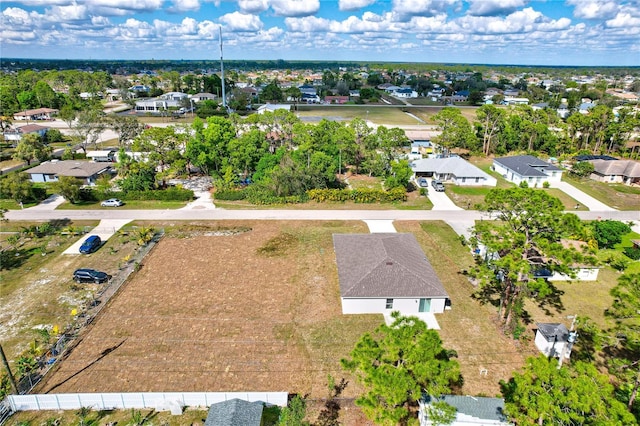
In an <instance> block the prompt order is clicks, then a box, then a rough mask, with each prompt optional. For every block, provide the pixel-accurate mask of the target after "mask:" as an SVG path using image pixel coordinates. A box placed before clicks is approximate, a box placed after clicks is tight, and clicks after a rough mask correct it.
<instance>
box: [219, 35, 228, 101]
mask: <svg viewBox="0 0 640 426" xmlns="http://www.w3.org/2000/svg"><path fill="white" fill-rule="evenodd" d="M220 80H221V81H222V107H223V108H224V109H225V110H226V109H227V97H226V96H225V93H224V62H223V60H222V26H220Z"/></svg>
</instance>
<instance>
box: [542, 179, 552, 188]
mask: <svg viewBox="0 0 640 426" xmlns="http://www.w3.org/2000/svg"><path fill="white" fill-rule="evenodd" d="M549 186H551V185H550V184H549V182H548V181H546V180H545V181H544V182H542V187H543V188H544V189H549Z"/></svg>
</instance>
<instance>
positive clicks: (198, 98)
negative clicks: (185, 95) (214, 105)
mask: <svg viewBox="0 0 640 426" xmlns="http://www.w3.org/2000/svg"><path fill="white" fill-rule="evenodd" d="M217 98H218V97H217V96H216V95H214V94H213V93H205V92H203V93H196V94H195V95H191V100H192V101H193V102H202V101H214V100H216V99H217Z"/></svg>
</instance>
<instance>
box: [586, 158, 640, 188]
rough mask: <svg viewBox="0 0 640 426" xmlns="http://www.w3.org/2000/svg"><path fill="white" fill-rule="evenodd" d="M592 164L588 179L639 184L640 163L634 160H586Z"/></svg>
mask: <svg viewBox="0 0 640 426" xmlns="http://www.w3.org/2000/svg"><path fill="white" fill-rule="evenodd" d="M588 161H589V162H590V163H591V164H593V169H594V170H593V173H591V176H590V178H591V179H593V180H597V181H599V182H606V183H623V184H625V185H633V184H640V162H638V161H634V160H617V159H614V160H603V159H594V160H588Z"/></svg>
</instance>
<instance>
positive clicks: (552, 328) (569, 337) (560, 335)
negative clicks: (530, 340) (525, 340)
mask: <svg viewBox="0 0 640 426" xmlns="http://www.w3.org/2000/svg"><path fill="white" fill-rule="evenodd" d="M536 325H537V326H538V329H537V330H536V337H535V340H534V343H535V345H536V347H537V348H538V349H539V350H540V352H542V353H543V354H544V356H546V357H553V358H560V354H561V353H562V351H563V350H564V348H565V346H566V345H569V346H567V350H566V351H565V354H564V357H565V359H569V357H570V356H571V346H572V343H573V340H575V333H572V332H569V330H568V329H567V327H566V326H565V325H564V324H560V323H548V322H539V323H536Z"/></svg>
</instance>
